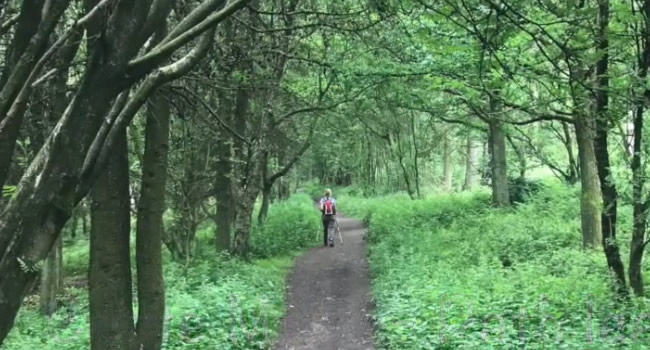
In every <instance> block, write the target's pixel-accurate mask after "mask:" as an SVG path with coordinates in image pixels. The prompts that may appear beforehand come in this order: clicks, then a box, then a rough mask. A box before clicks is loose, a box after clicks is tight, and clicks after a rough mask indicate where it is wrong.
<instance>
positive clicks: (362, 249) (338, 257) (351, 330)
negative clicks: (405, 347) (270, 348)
mask: <svg viewBox="0 0 650 350" xmlns="http://www.w3.org/2000/svg"><path fill="white" fill-rule="evenodd" d="M339 225H340V227H341V234H342V236H343V245H341V244H340V241H339V239H338V235H336V246H335V247H334V248H329V247H322V246H321V247H318V248H314V249H313V250H311V251H309V252H307V253H306V254H305V255H303V256H302V257H300V258H299V259H298V261H297V262H296V264H295V267H294V269H293V271H292V273H291V275H290V277H289V285H288V300H287V305H288V312H287V316H286V318H285V320H284V323H283V329H282V333H281V334H282V335H281V336H280V339H279V340H278V342H277V344H276V347H275V348H276V349H277V350H307V349H309V350H372V349H374V347H373V343H372V326H371V318H370V316H371V311H372V304H371V302H370V277H369V275H368V263H367V261H366V246H365V242H364V240H363V235H364V228H363V225H362V223H361V221H359V220H354V219H349V218H342V217H339Z"/></svg>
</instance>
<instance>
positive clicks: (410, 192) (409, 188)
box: [397, 133, 415, 199]
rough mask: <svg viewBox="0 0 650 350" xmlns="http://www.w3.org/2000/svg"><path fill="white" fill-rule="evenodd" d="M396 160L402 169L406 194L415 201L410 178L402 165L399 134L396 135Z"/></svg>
mask: <svg viewBox="0 0 650 350" xmlns="http://www.w3.org/2000/svg"><path fill="white" fill-rule="evenodd" d="M397 159H398V160H399V166H400V167H401V168H402V176H403V177H404V182H405V183H406V192H407V193H408V195H409V197H410V198H411V199H415V196H414V193H413V187H412V186H411V178H410V176H409V172H408V169H406V165H405V164H404V153H403V152H402V140H401V138H400V134H399V133H397Z"/></svg>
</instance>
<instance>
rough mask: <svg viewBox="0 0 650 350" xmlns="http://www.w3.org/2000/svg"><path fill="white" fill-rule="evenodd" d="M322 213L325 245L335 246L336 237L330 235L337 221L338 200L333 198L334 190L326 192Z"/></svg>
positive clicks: (321, 203)
mask: <svg viewBox="0 0 650 350" xmlns="http://www.w3.org/2000/svg"><path fill="white" fill-rule="evenodd" d="M320 211H321V213H322V219H323V245H324V246H327V245H328V243H329V246H330V247H333V246H334V237H330V236H329V235H328V233H329V229H330V227H331V226H332V225H334V222H335V221H336V199H334V197H332V190H330V189H329V188H328V189H326V190H325V197H323V198H321V200H320Z"/></svg>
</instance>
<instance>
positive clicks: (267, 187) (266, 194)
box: [257, 183, 273, 224]
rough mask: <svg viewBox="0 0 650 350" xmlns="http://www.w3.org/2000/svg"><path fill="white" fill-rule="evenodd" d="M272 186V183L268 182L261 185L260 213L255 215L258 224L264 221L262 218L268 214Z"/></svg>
mask: <svg viewBox="0 0 650 350" xmlns="http://www.w3.org/2000/svg"><path fill="white" fill-rule="evenodd" d="M272 188H273V184H269V183H265V184H264V186H262V206H261V207H260V213H259V214H258V216H257V220H258V222H259V223H260V224H261V223H263V222H264V219H266V217H267V216H268V214H269V207H270V206H271V203H270V202H271V189H272Z"/></svg>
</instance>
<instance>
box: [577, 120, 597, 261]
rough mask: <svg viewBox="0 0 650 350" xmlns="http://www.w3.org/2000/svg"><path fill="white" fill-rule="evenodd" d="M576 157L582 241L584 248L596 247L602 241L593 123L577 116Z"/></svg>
mask: <svg viewBox="0 0 650 350" xmlns="http://www.w3.org/2000/svg"><path fill="white" fill-rule="evenodd" d="M575 128H576V140H577V141H578V157H579V160H580V183H581V185H582V187H581V197H580V219H581V223H582V243H583V246H584V247H585V248H591V249H594V248H597V247H598V246H600V244H601V242H602V237H603V234H602V222H601V205H602V194H601V190H600V183H599V182H600V181H599V178H598V168H597V165H596V154H595V151H594V136H593V128H594V126H593V123H591V122H590V121H589V120H585V119H584V118H582V117H578V118H577V119H576V123H575Z"/></svg>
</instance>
